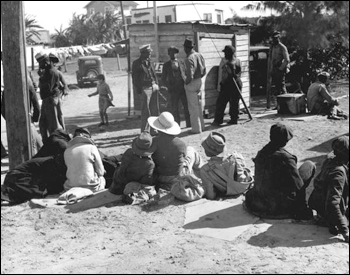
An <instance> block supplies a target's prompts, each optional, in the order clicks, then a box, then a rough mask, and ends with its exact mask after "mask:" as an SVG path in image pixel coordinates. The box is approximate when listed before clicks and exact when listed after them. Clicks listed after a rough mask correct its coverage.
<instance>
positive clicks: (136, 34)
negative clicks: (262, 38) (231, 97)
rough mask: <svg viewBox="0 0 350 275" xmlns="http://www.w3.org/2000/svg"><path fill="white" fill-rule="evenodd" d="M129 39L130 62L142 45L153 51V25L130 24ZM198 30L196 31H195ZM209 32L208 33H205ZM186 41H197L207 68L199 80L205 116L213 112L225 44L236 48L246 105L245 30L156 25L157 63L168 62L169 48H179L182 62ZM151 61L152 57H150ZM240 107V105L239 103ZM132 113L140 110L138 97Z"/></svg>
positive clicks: (247, 47)
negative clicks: (149, 46)
mask: <svg viewBox="0 0 350 275" xmlns="http://www.w3.org/2000/svg"><path fill="white" fill-rule="evenodd" d="M129 30H130V31H129V37H130V56H131V62H133V61H134V60H136V59H138V58H139V57H140V51H139V47H140V46H141V45H144V44H151V47H152V48H153V49H154V48H155V37H154V26H153V24H133V25H130V29H129ZM195 30H196V31H198V30H200V32H198V33H196V32H195ZM208 32H209V34H208ZM186 38H191V39H193V41H196V38H198V39H199V41H198V52H200V53H201V54H203V56H204V58H205V62H206V67H207V75H206V76H204V77H203V78H202V81H203V85H202V91H203V93H202V106H203V110H204V114H205V116H206V117H212V116H213V113H214V112H215V104H216V99H217V96H218V92H217V78H218V65H219V64H220V60H221V58H223V57H224V54H223V52H222V50H223V49H224V47H225V45H234V46H235V47H236V54H237V57H238V58H239V59H240V60H241V63H242V71H243V72H242V82H243V88H242V92H243V96H244V98H245V101H246V104H247V105H248V106H249V102H250V84H249V30H248V29H243V30H241V29H240V30H239V31H237V30H236V31H230V30H229V29H228V27H227V26H220V25H215V26H212V27H211V28H210V27H208V28H207V27H206V26H205V27H204V28H203V26H202V25H198V24H196V25H193V24H192V23H171V24H158V39H159V61H160V62H166V61H168V60H169V56H168V53H167V49H168V47H170V46H176V47H178V48H179V50H180V52H179V55H178V57H179V59H184V58H185V57H186V54H185V52H184V50H183V42H184V40H185V39H186ZM152 59H153V61H155V54H154V53H153V54H152ZM241 108H243V104H241ZM134 110H136V111H139V110H141V103H140V98H139V95H137V94H135V93H134Z"/></svg>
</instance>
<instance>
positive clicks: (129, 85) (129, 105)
mask: <svg viewBox="0 0 350 275" xmlns="http://www.w3.org/2000/svg"><path fill="white" fill-rule="evenodd" d="M120 11H121V13H122V19H123V26H124V27H123V29H124V38H125V39H127V38H128V37H127V36H128V35H127V29H126V20H125V16H124V8H123V1H120ZM126 47H127V48H126V50H127V59H128V116H130V115H131V60H130V42H129V43H126Z"/></svg>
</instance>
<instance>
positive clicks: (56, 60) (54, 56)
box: [49, 53, 60, 63]
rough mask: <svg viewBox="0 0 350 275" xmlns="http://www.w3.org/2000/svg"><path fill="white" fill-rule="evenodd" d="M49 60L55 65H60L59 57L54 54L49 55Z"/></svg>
mask: <svg viewBox="0 0 350 275" xmlns="http://www.w3.org/2000/svg"><path fill="white" fill-rule="evenodd" d="M49 59H50V61H51V62H53V63H58V62H60V60H59V59H58V57H57V56H56V55H54V54H53V53H50V54H49Z"/></svg>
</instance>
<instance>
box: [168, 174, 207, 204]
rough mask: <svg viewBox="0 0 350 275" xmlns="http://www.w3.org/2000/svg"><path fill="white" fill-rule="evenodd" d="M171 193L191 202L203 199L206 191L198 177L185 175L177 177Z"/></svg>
mask: <svg viewBox="0 0 350 275" xmlns="http://www.w3.org/2000/svg"><path fill="white" fill-rule="evenodd" d="M170 193H171V194H173V195H174V196H175V197H176V198H177V199H179V200H181V201H188V202H190V201H196V200H199V199H201V198H202V197H203V196H204V194H205V191H204V188H203V186H202V184H201V182H200V180H199V179H198V178H197V177H195V176H194V175H185V176H182V177H178V178H177V179H176V181H175V183H174V184H173V186H172V188H171V190H170Z"/></svg>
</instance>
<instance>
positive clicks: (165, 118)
mask: <svg viewBox="0 0 350 275" xmlns="http://www.w3.org/2000/svg"><path fill="white" fill-rule="evenodd" d="M148 123H149V125H150V126H151V127H152V128H154V129H156V130H158V131H160V132H163V133H165V134H168V135H171V136H177V135H178V134H180V133H181V128H180V126H179V124H177V122H176V121H175V120H174V117H173V115H172V114H171V113H169V112H163V113H161V114H160V116H159V117H155V116H151V117H149V118H148Z"/></svg>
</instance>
